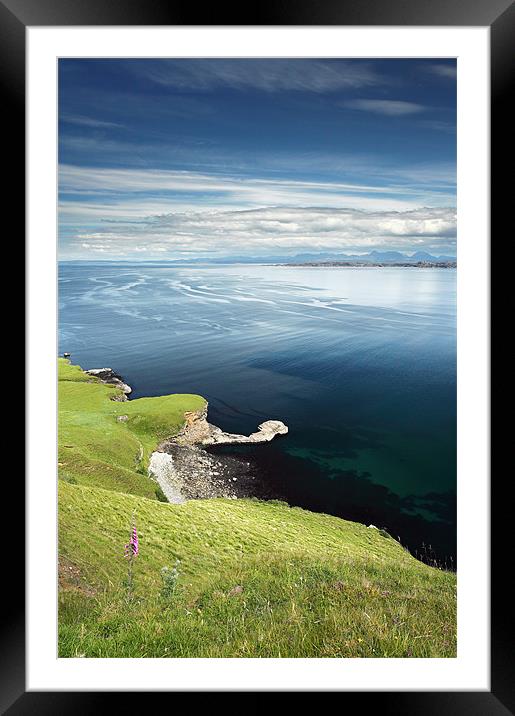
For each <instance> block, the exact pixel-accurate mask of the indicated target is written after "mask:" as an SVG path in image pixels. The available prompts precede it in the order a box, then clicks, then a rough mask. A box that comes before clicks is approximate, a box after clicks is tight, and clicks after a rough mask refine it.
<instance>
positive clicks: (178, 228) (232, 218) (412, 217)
mask: <svg viewBox="0 0 515 716" xmlns="http://www.w3.org/2000/svg"><path fill="white" fill-rule="evenodd" d="M455 232H456V216H455V210H454V209H450V208H447V209H445V208H442V209H435V208H422V209H417V210H411V211H404V212H396V211H381V212H367V211H358V210H349V209H321V208H314V207H309V208H291V207H290V208H286V207H284V208H277V207H268V208H261V209H252V210H243V211H219V210H216V211H197V212H190V211H188V212H172V213H169V214H166V215H161V216H151V217H148V219H147V220H146V221H145V222H142V223H140V224H137V225H133V226H123V225H121V226H113V227H109V229H108V230H103V231H98V230H96V231H90V232H87V231H84V232H81V233H79V234H78V236H77V241H78V242H79V243H80V245H81V246H82V247H84V248H87V249H88V250H91V251H97V250H100V251H102V252H104V251H110V252H111V253H113V254H119V253H121V252H124V253H126V254H127V253H128V254H130V253H135V252H136V253H137V252H148V253H152V252H156V251H158V252H164V251H167V252H169V253H172V254H173V253H177V252H181V251H185V250H188V251H190V250H194V251H195V252H196V253H199V254H219V255H229V254H252V255H259V254H260V253H261V254H262V253H263V252H268V253H271V252H274V253H281V252H294V251H297V250H300V249H311V250H317V249H318V250H328V249H330V250H338V251H349V250H351V251H358V252H359V251H366V250H369V249H370V248H374V247H382V246H388V247H390V248H393V247H394V248H397V249H403V248H404V249H405V250H410V249H411V248H412V247H413V246H414V245H416V246H417V247H424V248H430V249H433V250H434V249H437V250H438V249H441V250H449V247H453V246H454V243H455Z"/></svg>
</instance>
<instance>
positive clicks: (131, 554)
mask: <svg viewBox="0 0 515 716" xmlns="http://www.w3.org/2000/svg"><path fill="white" fill-rule="evenodd" d="M138 553H139V541H138V531H137V529H136V517H135V515H134V513H133V515H132V527H131V532H130V539H129V541H128V542H127V544H126V545H125V551H124V554H125V557H126V558H127V560H128V569H127V598H128V599H131V598H132V587H133V577H132V563H133V561H134V558H135V557H137V556H138Z"/></svg>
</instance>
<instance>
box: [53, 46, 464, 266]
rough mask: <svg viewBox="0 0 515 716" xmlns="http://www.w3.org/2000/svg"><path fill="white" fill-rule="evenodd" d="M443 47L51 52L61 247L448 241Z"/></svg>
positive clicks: (171, 248)
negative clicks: (193, 53) (310, 53)
mask: <svg viewBox="0 0 515 716" xmlns="http://www.w3.org/2000/svg"><path fill="white" fill-rule="evenodd" d="M455 174H456V62H455V60H441V59H438V60H436V59H435V60H431V59H427V60H422V59H401V60H361V59H359V60H356V59H353V60H333V59H330V60H328V59H258V60H254V59H243V60H242V59H211V60H197V59H192V60H187V59H180V60H138V59H136V60H94V59H84V60H80V59H79V60H71V59H70V60H68V59H65V60H60V61H59V241H60V257H61V258H62V259H72V258H74V259H94V260H99V259H100V260H101V259H118V258H122V259H142V260H148V259H156V258H159V259H163V260H170V259H185V258H191V257H204V256H205V257H222V256H228V257H230V256H234V255H238V256H241V255H249V256H253V257H259V256H271V255H281V256H283V255H284V256H285V255H295V254H297V253H305V252H315V253H316V252H327V251H330V252H346V253H357V254H359V253H367V252H369V251H371V250H373V249H378V250H400V251H403V252H407V253H410V252H412V251H417V250H424V251H429V252H431V253H433V254H437V255H440V254H447V255H455V253H456V209H455V206H456V183H455Z"/></svg>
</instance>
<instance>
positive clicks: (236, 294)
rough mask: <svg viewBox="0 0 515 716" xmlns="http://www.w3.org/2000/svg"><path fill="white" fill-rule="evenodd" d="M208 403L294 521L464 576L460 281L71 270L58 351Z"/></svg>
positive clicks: (274, 272)
mask: <svg viewBox="0 0 515 716" xmlns="http://www.w3.org/2000/svg"><path fill="white" fill-rule="evenodd" d="M64 351H67V352H70V353H71V354H72V357H71V360H72V362H73V363H75V364H78V365H80V366H82V367H83V368H102V367H110V368H113V370H115V371H116V372H117V373H119V374H121V375H122V376H123V378H124V379H125V380H126V382H128V383H129V384H130V385H131V386H132V388H133V393H132V398H138V397H141V396H156V395H165V394H169V393H197V394H200V395H202V396H204V397H205V398H206V399H207V400H208V402H209V416H208V417H209V421H210V422H211V423H214V424H216V425H218V426H219V427H221V428H222V429H223V430H225V431H228V432H235V433H243V434H249V433H251V432H254V431H255V430H256V428H257V426H258V425H259V424H260V423H261V422H263V421H264V420H270V419H276V420H282V421H283V422H284V423H286V425H287V426H288V428H289V433H288V435H286V436H283V437H278V438H276V439H275V440H274V441H272V442H271V443H268V444H260V445H253V446H229V447H224V448H219V450H220V452H221V453H224V452H225V453H228V454H230V453H235V454H236V453H239V454H241V453H242V452H243V453H244V454H245V455H246V456H247V458H248V460H250V461H252V462H253V463H254V464H255V465H256V466H257V468H258V469H259V470H260V474H261V475H262V476H263V479H264V480H266V481H268V483H269V484H270V487H271V490H272V491H273V493H274V494H277V495H280V496H281V498H282V499H284V500H285V501H286V502H288V503H289V504H290V505H292V506H300V507H304V508H307V509H311V510H314V511H317V512H324V513H328V514H332V515H337V516H340V517H343V518H345V519H350V520H355V521H358V522H362V523H364V524H367V525H374V526H375V527H378V528H380V529H384V530H386V531H387V532H388V533H389V534H390V535H392V536H393V537H394V538H395V539H398V540H399V541H400V542H401V543H402V544H403V545H404V546H405V547H406V548H407V549H409V550H410V551H411V552H412V553H413V554H415V555H416V556H417V557H419V558H421V559H423V560H424V561H427V562H436V563H437V564H439V565H440V566H444V567H447V568H450V569H453V568H454V567H455V564H456V270H455V269H440V268H414V267H402V268H400V267H399V268H397V267H309V266H297V267H295V266H274V265H243V264H239V265H229V264H228V265H207V264H206V265H189V266H182V265H181V266H180V267H178V266H177V265H170V264H166V263H158V262H145V263H141V262H138V263H128V262H61V263H60V264H59V352H60V354H61V355H62V353H63V352H64Z"/></svg>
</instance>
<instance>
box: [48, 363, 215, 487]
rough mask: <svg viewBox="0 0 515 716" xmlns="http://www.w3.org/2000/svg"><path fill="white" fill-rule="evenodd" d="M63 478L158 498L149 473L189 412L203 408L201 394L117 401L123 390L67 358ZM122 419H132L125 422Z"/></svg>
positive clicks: (63, 369) (62, 393) (62, 391)
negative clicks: (153, 458)
mask: <svg viewBox="0 0 515 716" xmlns="http://www.w3.org/2000/svg"><path fill="white" fill-rule="evenodd" d="M58 385H59V428H58V443H59V458H58V468H59V477H60V478H61V479H63V480H65V481H67V482H71V483H73V484H80V485H90V486H95V487H102V488H104V489H107V490H116V491H118V492H128V493H131V494H135V495H141V496H143V497H153V496H155V494H156V487H157V486H156V483H155V482H154V481H153V480H150V479H149V478H148V477H147V476H146V474H147V471H146V468H147V465H148V458H149V455H150V453H151V452H152V451H153V450H154V449H155V447H156V445H157V443H158V442H160V441H161V440H163V439H164V438H166V437H169V436H171V435H173V434H174V433H176V432H177V431H178V430H179V428H180V427H181V426H182V424H183V422H184V413H185V411H189V410H199V409H200V408H202V407H203V406H204V405H205V400H204V399H203V398H201V397H200V396H198V395H165V396H163V397H157V398H140V399H138V400H130V401H125V402H118V401H113V400H111V398H112V397H114V396H116V395H121V391H120V390H119V389H118V388H116V387H114V386H109V385H105V384H104V383H101V382H100V381H99V380H98V379H96V378H94V377H92V376H89V375H87V374H86V373H84V372H83V371H82V370H81V368H80V367H79V366H74V365H70V363H69V362H68V361H66V360H65V359H63V358H60V359H59V363H58ZM119 416H127V420H126V421H124V422H120V421H118V420H117V417H119Z"/></svg>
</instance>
